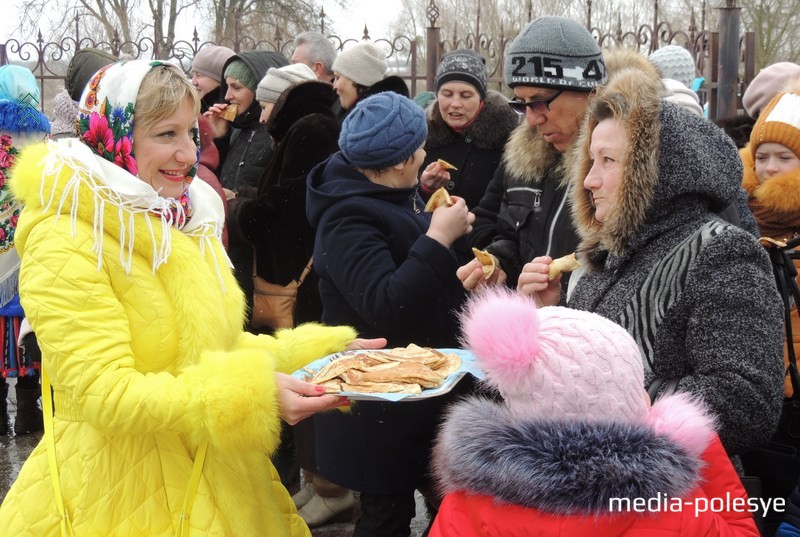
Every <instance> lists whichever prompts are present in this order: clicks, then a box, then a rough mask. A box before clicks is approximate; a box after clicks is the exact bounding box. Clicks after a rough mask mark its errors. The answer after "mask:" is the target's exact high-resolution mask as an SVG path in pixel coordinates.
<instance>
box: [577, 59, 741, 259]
mask: <svg viewBox="0 0 800 537" xmlns="http://www.w3.org/2000/svg"><path fill="white" fill-rule="evenodd" d="M627 54H628V56H629V59H628V60H627V61H626V62H625V63H624V65H625V67H623V68H621V69H620V70H618V71H616V72H615V73H613V74H611V75H610V79H609V82H608V84H606V86H605V87H603V88H602V89H600V90H599V92H598V94H597V96H596V97H595V99H594V100H593V101H592V103H591V105H590V107H589V111H588V113H587V116H586V119H585V121H584V124H583V127H582V129H581V135H580V137H579V138H578V140H577V141H576V143H575V145H574V146H573V147H572V148H571V151H570V155H569V157H568V158H567V159H566V160H567V161H568V176H569V177H570V180H571V181H572V183H573V185H572V186H573V188H572V194H571V195H572V204H571V205H572V213H573V218H574V221H575V225H576V228H577V230H578V233H579V235H580V237H581V246H580V248H579V251H581V252H584V253H586V254H588V257H589V259H590V260H591V259H592V258H594V257H595V256H593V255H592V254H595V253H598V252H601V251H607V252H609V253H611V254H612V255H616V256H620V255H622V254H623V252H624V251H625V249H626V248H627V247H628V246H629V243H630V242H631V240H632V239H634V237H636V238H637V240H645V238H644V237H643V236H641V234H642V232H643V230H647V231H646V233H656V232H657V230H658V229H659V226H660V224H663V223H665V222H666V221H668V220H670V219H674V218H675V217H676V216H677V215H678V214H681V215H683V216H685V215H686V214H687V213H686V211H688V212H690V213H692V214H701V213H703V212H708V211H713V212H718V211H720V210H722V209H724V208H725V207H727V206H728V205H730V204H731V203H732V202H733V201H734V200H735V198H736V195H737V192H738V190H739V186H740V184H741V178H742V164H741V161H740V159H739V158H738V153H737V151H736V146H735V145H734V143H733V142H732V141H731V139H730V138H729V137H728V136H727V135H726V134H725V133H724V132H723V131H722V130H721V129H720V128H718V127H717V126H715V125H714V124H713V123H711V122H710V121H708V120H706V119H704V118H701V117H699V116H697V115H695V114H692V113H691V112H688V111H687V110H685V109H683V108H682V107H680V106H677V105H675V104H673V103H671V102H668V101H664V100H662V99H660V91H661V80H660V78H659V75H658V72H657V71H656V70H655V68H654V67H653V66H652V65H651V64H650V63H649V62H648V61H647V59H645V58H644V57H642V56H641V55H640V54H638V53H636V52H633V51H628V52H627ZM604 106H605V107H607V108H610V109H612V110H617V115H618V117H619V118H620V119H621V121H622V123H623V124H624V125H625V128H626V131H627V137H628V140H627V141H628V144H627V145H628V147H627V152H626V155H625V170H624V173H623V177H622V180H621V182H620V184H619V186H618V187H617V205H616V207H615V209H614V211H613V212H612V214H611V215H610V216H609V218H608V219H607V220H606V222H605V223H603V224H600V223H598V222H597V221H595V219H594V207H593V206H592V202H591V192H589V191H588V190H586V189H585V188H584V187H583V180H584V178H585V177H586V175H587V174H588V172H589V169H590V168H591V159H590V157H589V144H590V142H591V136H590V133H591V132H592V131H593V130H594V127H596V126H597V123H598V122H599V121H598V119H597V112H598V110H600V109H601V108H602V107H604Z"/></svg>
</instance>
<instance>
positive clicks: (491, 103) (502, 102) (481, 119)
mask: <svg viewBox="0 0 800 537" xmlns="http://www.w3.org/2000/svg"><path fill="white" fill-rule="evenodd" d="M425 115H426V116H427V119H428V140H427V141H426V144H425V146H426V147H427V148H429V149H433V148H436V147H442V146H445V145H449V144H451V143H453V142H455V141H458V140H459V139H461V138H464V137H466V136H469V137H470V138H472V143H473V144H474V145H475V147H479V148H481V149H502V148H503V146H504V145H505V143H506V141H507V140H508V137H509V136H510V135H511V132H512V131H513V130H514V129H515V128H516V127H517V125H519V116H518V115H517V114H516V113H515V112H514V111H513V110H511V108H509V106H508V99H506V97H505V96H504V95H503V94H502V93H499V92H496V91H492V90H490V91H489V92H488V93H487V94H486V99H485V100H484V105H483V110H481V112H480V114H478V117H477V118H475V121H474V122H473V123H472V124H471V125H470V126H469V127H467V128H466V129H464V130H463V131H462V132H461V134H458V133H456V132H455V131H454V130H453V129H451V128H450V127H448V126H447V123H445V121H444V119H443V118H442V112H441V110H439V105H438V101H437V100H435V99H434V100H433V101H431V103H430V104H429V105H428V107H427V109H426V111H425Z"/></svg>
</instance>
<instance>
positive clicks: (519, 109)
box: [508, 90, 564, 116]
mask: <svg viewBox="0 0 800 537" xmlns="http://www.w3.org/2000/svg"><path fill="white" fill-rule="evenodd" d="M563 91H564V90H558V91H557V92H555V93H554V94H553V95H551V96H550V97H549V98H548V99H541V100H538V101H508V106H510V107H511V109H512V110H513V111H514V112H516V113H517V114H519V115H521V116H524V115H525V109H526V108H530V110H531V112H539V113H540V114H541V113H544V112H548V111H549V110H550V103H552V102H553V101H555V100H556V99H558V96H559V95H561V94H562V93H563Z"/></svg>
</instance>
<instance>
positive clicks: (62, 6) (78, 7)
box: [19, 0, 141, 42]
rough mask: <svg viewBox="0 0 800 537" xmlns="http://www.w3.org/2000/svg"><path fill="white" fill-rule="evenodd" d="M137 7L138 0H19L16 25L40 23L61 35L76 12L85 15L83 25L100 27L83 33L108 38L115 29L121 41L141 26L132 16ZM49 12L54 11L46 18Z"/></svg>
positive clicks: (69, 24)
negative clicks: (96, 31) (17, 23)
mask: <svg viewBox="0 0 800 537" xmlns="http://www.w3.org/2000/svg"><path fill="white" fill-rule="evenodd" d="M138 10H139V0H60V1H59V2H57V3H55V2H53V1H52V0H23V2H22V4H21V6H20V13H21V17H20V26H19V29H20V30H23V31H24V30H25V29H26V28H27V29H30V28H39V27H41V26H43V25H44V26H45V27H47V28H49V32H50V33H51V34H54V35H64V34H65V33H66V32H68V31H69V30H70V26H71V24H72V22H73V21H74V19H75V16H80V17H81V18H87V19H89V24H87V25H86V26H85V28H90V29H91V28H96V29H99V30H101V31H100V32H98V34H99V35H98V34H94V33H93V34H89V35H87V37H91V38H93V39H94V40H96V41H98V40H99V41H111V39H112V38H113V36H114V35H115V33H116V34H117V35H119V38H120V40H121V41H123V42H124V41H133V40H134V39H136V38H137V37H138V36H139V33H140V30H141V23H140V22H139V21H138V17H137V16H136V13H138ZM52 13H57V15H56V16H54V17H52V18H49V17H48V16H49V14H52ZM64 14H66V16H64ZM43 19H44V20H43ZM92 22H96V23H97V25H96V26H95V25H94V24H92ZM43 23H44V24H43ZM82 28H84V27H82Z"/></svg>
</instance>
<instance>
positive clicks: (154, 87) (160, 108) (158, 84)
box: [135, 64, 200, 132]
mask: <svg viewBox="0 0 800 537" xmlns="http://www.w3.org/2000/svg"><path fill="white" fill-rule="evenodd" d="M187 98H188V99H189V100H190V101H191V103H192V108H194V113H195V115H199V114H200V98H199V97H198V95H197V90H195V89H194V86H192V83H191V81H190V80H189V79H188V78H187V77H186V75H185V74H184V73H183V72H182V71H181V70H180V69H178V68H177V67H175V66H174V65H168V64H165V65H160V66H158V67H154V68H152V69H150V72H149V73H147V74H146V75H145V76H144V78H143V79H142V84H141V85H140V86H139V93H138V94H137V95H136V115H135V118H136V119H135V121H136V125H135V127H136V128H137V129H142V130H143V131H144V132H147V131H148V130H150V128H151V127H152V126H153V125H154V124H155V123H156V122H157V121H159V120H161V119H163V118H165V117H168V116H170V115H172V114H174V113H175V112H177V110H178V108H180V106H181V103H183V101H184V100H185V99H187Z"/></svg>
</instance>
